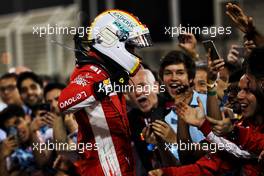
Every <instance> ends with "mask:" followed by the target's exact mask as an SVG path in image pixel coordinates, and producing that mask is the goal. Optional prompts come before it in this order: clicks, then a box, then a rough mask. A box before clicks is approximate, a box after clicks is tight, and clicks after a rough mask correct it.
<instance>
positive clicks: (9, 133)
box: [7, 127, 18, 140]
mask: <svg viewBox="0 0 264 176" xmlns="http://www.w3.org/2000/svg"><path fill="white" fill-rule="evenodd" d="M7 136H12V137H14V138H15V140H18V131H17V128H16V127H9V128H8V129H7Z"/></svg>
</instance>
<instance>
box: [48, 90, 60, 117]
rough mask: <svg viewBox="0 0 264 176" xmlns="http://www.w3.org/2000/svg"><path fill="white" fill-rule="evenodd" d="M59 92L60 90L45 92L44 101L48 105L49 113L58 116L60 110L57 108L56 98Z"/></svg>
mask: <svg viewBox="0 0 264 176" xmlns="http://www.w3.org/2000/svg"><path fill="white" fill-rule="evenodd" d="M60 93H61V90H60V89H52V90H50V91H49V92H47V94H46V97H45V100H46V102H47V103H49V104H50V107H51V112H53V113H55V114H60V110H59V107H58V98H59V96H60Z"/></svg>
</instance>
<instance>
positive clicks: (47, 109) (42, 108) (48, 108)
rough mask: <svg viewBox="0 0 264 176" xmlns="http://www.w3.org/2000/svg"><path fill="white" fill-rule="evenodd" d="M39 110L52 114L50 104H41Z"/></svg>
mask: <svg viewBox="0 0 264 176" xmlns="http://www.w3.org/2000/svg"><path fill="white" fill-rule="evenodd" d="M38 109H39V110H43V111H47V112H50V104H49V103H43V104H40V105H39V107H38Z"/></svg>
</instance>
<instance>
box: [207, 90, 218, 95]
mask: <svg viewBox="0 0 264 176" xmlns="http://www.w3.org/2000/svg"><path fill="white" fill-rule="evenodd" d="M216 94H217V93H216V91H207V96H215V95H216Z"/></svg>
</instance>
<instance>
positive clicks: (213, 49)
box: [202, 40, 220, 61]
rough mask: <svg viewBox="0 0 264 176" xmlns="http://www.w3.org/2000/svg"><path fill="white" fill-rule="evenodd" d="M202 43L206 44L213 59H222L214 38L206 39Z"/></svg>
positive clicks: (205, 46) (206, 48) (207, 50)
mask: <svg viewBox="0 0 264 176" xmlns="http://www.w3.org/2000/svg"><path fill="white" fill-rule="evenodd" d="M202 43H203V45H204V48H205V50H206V52H210V57H211V60H212V61H213V60H217V59H220V56H219V54H218V51H217V49H216V47H215V45H214V42H213V41H212V40H205V41H202Z"/></svg>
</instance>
